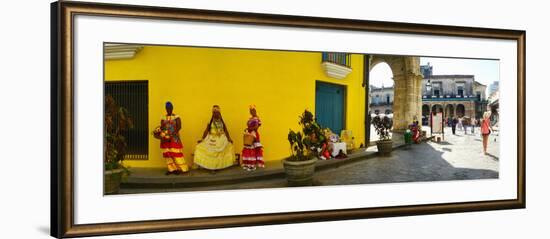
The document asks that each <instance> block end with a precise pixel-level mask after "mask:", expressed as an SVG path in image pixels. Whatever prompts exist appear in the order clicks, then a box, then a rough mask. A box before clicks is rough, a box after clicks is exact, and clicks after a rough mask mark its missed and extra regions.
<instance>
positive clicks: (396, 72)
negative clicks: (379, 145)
mask: <svg viewBox="0 0 550 239" xmlns="http://www.w3.org/2000/svg"><path fill="white" fill-rule="evenodd" d="M369 62H370V66H369V70H370V69H372V68H373V67H374V66H376V65H377V64H379V63H381V62H385V63H387V64H388V65H389V66H390V69H391V70H392V74H393V80H394V100H393V131H392V132H393V133H394V137H393V138H394V139H398V140H402V138H403V137H401V136H397V135H395V133H398V134H400V133H404V132H405V130H406V129H407V128H408V125H409V124H411V123H412V122H413V121H414V120H415V119H418V118H420V116H421V115H422V74H421V73H420V58H419V57H410V56H388V55H372V56H371V59H370V61H369Z"/></svg>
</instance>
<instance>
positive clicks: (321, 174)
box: [103, 43, 500, 195]
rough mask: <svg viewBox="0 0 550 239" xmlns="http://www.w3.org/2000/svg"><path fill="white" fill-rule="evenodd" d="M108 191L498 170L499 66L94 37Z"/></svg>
mask: <svg viewBox="0 0 550 239" xmlns="http://www.w3.org/2000/svg"><path fill="white" fill-rule="evenodd" d="M103 52H104V53H103V54H104V92H103V95H104V98H103V99H104V112H103V113H104V117H103V118H104V124H103V130H104V133H103V135H104V139H103V149H104V154H103V155H104V158H103V163H104V194H106V195H113V194H136V193H159V192H188V191H210V190H234V189H241V190H244V189H248V190H250V189H264V188H285V187H300V186H301V187H315V186H344V185H358V184H383V183H411V182H427V183H429V182H436V181H453V180H495V179H498V178H499V151H500V149H499V145H500V140H499V132H500V130H499V82H500V80H499V71H500V70H499V60H498V59H470V58H449V57H445V56H437V57H434V56H405V55H382V54H368V53H344V52H312V51H285V50H264V49H238V48H214V47H197V46H166V45H146V44H126V43H104V47H103Z"/></svg>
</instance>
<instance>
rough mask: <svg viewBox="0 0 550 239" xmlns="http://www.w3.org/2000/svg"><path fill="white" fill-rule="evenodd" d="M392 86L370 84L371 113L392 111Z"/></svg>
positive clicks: (390, 112)
mask: <svg viewBox="0 0 550 239" xmlns="http://www.w3.org/2000/svg"><path fill="white" fill-rule="evenodd" d="M393 95H394V90H393V86H391V87H384V86H382V87H376V86H373V85H371V86H370V112H371V114H386V115H387V114H392V113H393Z"/></svg>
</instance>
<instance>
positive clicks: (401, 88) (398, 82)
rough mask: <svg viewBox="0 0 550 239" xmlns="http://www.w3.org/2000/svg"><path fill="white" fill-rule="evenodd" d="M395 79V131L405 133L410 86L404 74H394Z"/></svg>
mask: <svg viewBox="0 0 550 239" xmlns="http://www.w3.org/2000/svg"><path fill="white" fill-rule="evenodd" d="M393 81H394V88H393V89H394V94H393V97H394V98H393V132H394V133H403V132H404V131H405V129H406V126H407V119H406V117H407V116H406V110H407V108H408V104H407V100H408V97H407V96H408V94H407V93H408V92H407V87H408V86H407V81H406V78H405V77H404V75H394V76H393Z"/></svg>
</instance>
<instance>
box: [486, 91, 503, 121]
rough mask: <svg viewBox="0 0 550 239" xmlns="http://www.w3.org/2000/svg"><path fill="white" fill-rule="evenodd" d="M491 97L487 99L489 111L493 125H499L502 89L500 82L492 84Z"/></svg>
mask: <svg viewBox="0 0 550 239" xmlns="http://www.w3.org/2000/svg"><path fill="white" fill-rule="evenodd" d="M489 92H490V93H489V97H488V99H487V111H490V112H491V122H492V123H493V125H498V121H499V111H500V109H499V99H500V89H499V85H498V81H495V82H493V83H492V84H491V86H490V88H489Z"/></svg>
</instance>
